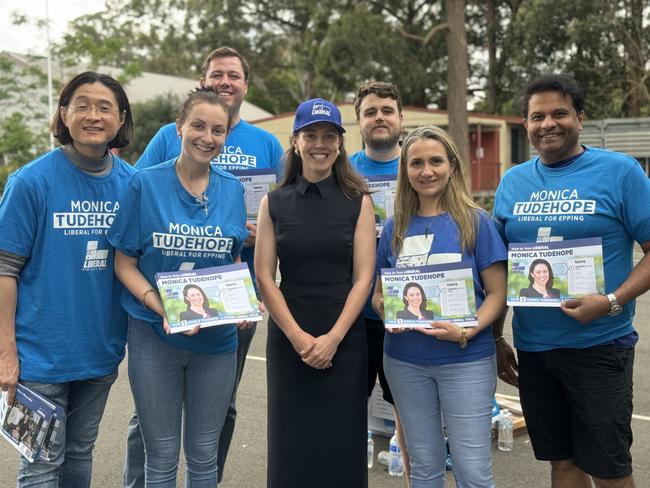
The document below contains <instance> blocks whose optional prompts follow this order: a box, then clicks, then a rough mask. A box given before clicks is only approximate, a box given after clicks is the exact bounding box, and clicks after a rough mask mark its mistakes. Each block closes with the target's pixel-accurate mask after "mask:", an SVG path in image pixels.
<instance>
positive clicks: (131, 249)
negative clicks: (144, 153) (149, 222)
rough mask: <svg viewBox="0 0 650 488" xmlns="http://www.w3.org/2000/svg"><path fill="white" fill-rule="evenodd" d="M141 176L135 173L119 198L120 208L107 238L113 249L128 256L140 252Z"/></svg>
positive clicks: (133, 255)
mask: <svg viewBox="0 0 650 488" xmlns="http://www.w3.org/2000/svg"><path fill="white" fill-rule="evenodd" d="M141 184H142V183H141V177H140V175H139V174H136V175H135V176H134V177H133V178H132V179H131V182H130V183H129V186H128V188H127V189H126V191H125V192H124V193H123V195H122V198H121V199H120V208H119V209H118V211H117V213H116V214H115V220H114V221H113V225H111V228H110V229H108V233H107V238H108V241H109V242H110V243H111V245H112V246H113V247H115V249H117V250H118V251H120V252H122V253H123V254H126V255H127V256H130V257H137V256H139V255H140V254H142V231H141V227H140V222H141V218H142V216H141V215H140V195H141V188H142V187H141Z"/></svg>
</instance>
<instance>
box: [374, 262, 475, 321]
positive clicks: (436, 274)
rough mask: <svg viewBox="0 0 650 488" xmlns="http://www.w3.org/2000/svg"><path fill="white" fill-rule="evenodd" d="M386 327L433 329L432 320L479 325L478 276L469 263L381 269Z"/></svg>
mask: <svg viewBox="0 0 650 488" xmlns="http://www.w3.org/2000/svg"><path fill="white" fill-rule="evenodd" d="M381 286H382V292H383V296H384V325H385V326H386V328H387V329H390V328H399V327H425V328H431V327H432V326H431V322H432V321H439V322H452V323H455V324H457V325H458V326H461V327H475V326H477V325H478V320H477V317H476V298H475V296H474V276H473V275H472V268H471V267H469V266H468V265H467V263H462V262H460V263H448V264H437V265H434V266H420V267H413V268H386V269H382V270H381Z"/></svg>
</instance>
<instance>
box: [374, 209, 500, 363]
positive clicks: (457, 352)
mask: <svg viewBox="0 0 650 488" xmlns="http://www.w3.org/2000/svg"><path fill="white" fill-rule="evenodd" d="M478 215H479V225H478V232H477V236H476V243H475V245H474V249H473V252H472V253H468V252H467V250H465V251H464V252H462V253H461V247H460V241H459V239H458V226H457V225H456V222H455V221H454V220H453V219H452V218H451V216H450V215H449V214H448V213H446V212H445V213H442V214H440V215H438V216H435V217H420V216H419V215H415V216H414V217H413V218H412V219H411V221H410V222H409V225H408V227H407V229H406V233H405V235H404V242H403V244H402V250H401V252H400V256H395V255H394V254H393V246H392V239H393V225H394V221H393V218H392V217H391V218H390V219H388V221H387V222H386V225H385V226H384V230H383V232H382V234H381V239H380V240H379V247H378V248H377V277H379V274H380V270H381V269H382V268H399V267H413V266H425V265H432V264H442V263H453V262H462V263H464V264H467V267H468V268H472V274H473V275H474V296H475V297H476V307H477V308H478V307H480V306H481V304H482V303H483V300H484V298H485V293H484V291H483V281H482V280H481V275H480V273H481V271H483V270H485V269H487V268H489V267H490V266H491V265H492V264H494V263H496V262H498V261H505V260H506V259H507V252H506V248H505V246H504V245H503V241H502V240H501V237H500V236H499V233H498V232H497V230H496V227H495V224H494V222H493V221H492V218H491V217H490V216H489V215H488V214H486V213H485V212H484V211H482V210H480V211H479V213H478ZM377 279H379V278H377ZM495 351H496V348H495V346H494V339H493V338H492V329H491V328H490V327H486V328H485V329H483V330H482V331H481V332H480V333H479V334H478V335H476V336H475V337H474V338H472V340H471V341H469V342H468V343H467V348H466V349H460V348H459V347H458V344H457V343H455V342H450V341H443V340H439V339H436V338H435V337H432V336H428V335H425V334H422V333H421V332H418V331H415V330H406V331H404V332H401V333H398V334H386V336H385V339H384V352H385V353H386V354H388V355H389V356H390V357H392V358H395V359H398V360H400V361H405V362H408V363H415V364H427V365H430V364H450V363H464V362H469V361H476V360H478V359H481V358H484V357H488V356H491V355H492V354H494V353H495Z"/></svg>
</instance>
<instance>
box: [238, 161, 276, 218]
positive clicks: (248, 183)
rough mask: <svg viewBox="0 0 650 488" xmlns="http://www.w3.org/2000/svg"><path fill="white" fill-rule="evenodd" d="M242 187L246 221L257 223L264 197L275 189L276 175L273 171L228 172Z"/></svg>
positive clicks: (242, 170)
mask: <svg viewBox="0 0 650 488" xmlns="http://www.w3.org/2000/svg"><path fill="white" fill-rule="evenodd" d="M230 173H232V174H233V175H235V176H236V177H237V179H238V180H239V181H240V182H241V184H242V185H244V200H245V201H246V220H247V221H248V222H253V223H255V222H257V214H258V213H259V211H260V203H261V201H262V198H264V195H266V194H267V193H268V192H270V191H271V190H275V188H276V178H277V175H276V173H275V170H273V169H237V170H232V171H230Z"/></svg>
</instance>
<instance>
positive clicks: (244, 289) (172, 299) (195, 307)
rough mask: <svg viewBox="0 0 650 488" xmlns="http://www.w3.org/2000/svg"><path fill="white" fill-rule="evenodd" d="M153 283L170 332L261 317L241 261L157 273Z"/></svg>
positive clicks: (251, 284)
mask: <svg viewBox="0 0 650 488" xmlns="http://www.w3.org/2000/svg"><path fill="white" fill-rule="evenodd" d="M156 284H157V285H158V292H159V293H160V298H161V300H162V303H163V308H164V309H165V316H166V317H167V322H168V323H169V327H170V328H171V333H172V334H175V333H177V332H184V331H186V330H191V329H193V328H194V327H196V326H197V325H198V326H200V327H212V326H215V325H224V324H234V323H236V322H239V321H242V320H248V321H251V322H256V321H259V320H262V314H261V313H260V308H259V305H258V302H257V296H256V294H255V287H254V286H253V280H252V278H251V274H250V271H249V270H248V265H246V264H245V263H238V264H229V265H226V266H215V267H212V268H204V269H197V270H189V271H172V272H168V273H157V274H156Z"/></svg>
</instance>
